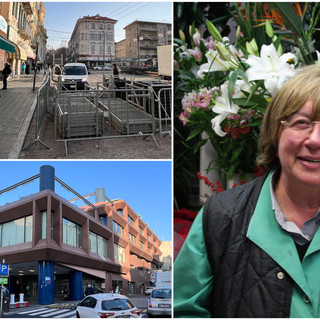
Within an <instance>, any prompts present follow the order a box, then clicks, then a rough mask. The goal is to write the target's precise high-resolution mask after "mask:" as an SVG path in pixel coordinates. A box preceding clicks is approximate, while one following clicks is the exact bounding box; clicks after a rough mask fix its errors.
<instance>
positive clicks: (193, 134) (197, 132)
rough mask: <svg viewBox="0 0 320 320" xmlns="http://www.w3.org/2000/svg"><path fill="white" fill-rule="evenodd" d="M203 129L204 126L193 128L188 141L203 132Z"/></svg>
mask: <svg viewBox="0 0 320 320" xmlns="http://www.w3.org/2000/svg"><path fill="white" fill-rule="evenodd" d="M202 131H203V129H202V128H197V129H195V130H193V131H192V132H191V133H190V134H189V136H188V138H187V140H186V141H189V140H191V139H193V138H194V137H196V136H198V135H199V134H201V132H202Z"/></svg>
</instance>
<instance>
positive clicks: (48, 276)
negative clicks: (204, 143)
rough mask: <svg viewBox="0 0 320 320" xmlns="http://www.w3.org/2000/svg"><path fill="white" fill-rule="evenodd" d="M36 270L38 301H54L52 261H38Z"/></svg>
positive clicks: (46, 302) (49, 302)
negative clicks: (37, 272) (37, 271)
mask: <svg viewBox="0 0 320 320" xmlns="http://www.w3.org/2000/svg"><path fill="white" fill-rule="evenodd" d="M38 270H39V274H38V303H39V304H51V303H54V263H53V262H51V261H39V262H38Z"/></svg>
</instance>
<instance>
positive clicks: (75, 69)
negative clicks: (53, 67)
mask: <svg viewBox="0 0 320 320" xmlns="http://www.w3.org/2000/svg"><path fill="white" fill-rule="evenodd" d="M63 74H65V75H67V76H71V75H86V74H87V73H86V68H85V67H82V66H71V67H64V71H63Z"/></svg>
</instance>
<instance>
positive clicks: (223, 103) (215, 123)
mask: <svg viewBox="0 0 320 320" xmlns="http://www.w3.org/2000/svg"><path fill="white" fill-rule="evenodd" d="M239 109H240V108H239V106H238V105H236V104H235V103H233V102H232V101H231V102H230V101H229V98H228V84H227V83H224V84H223V85H222V86H221V96H220V97H218V98H216V104H215V106H214V107H213V108H212V111H213V112H214V113H217V114H218V115H217V116H215V117H214V118H213V119H212V120H211V123H212V129H213V130H214V131H215V133H216V134H217V135H218V136H220V137H224V136H225V135H226V133H225V132H224V131H222V129H221V127H220V125H221V123H222V121H223V120H224V119H226V118H227V116H228V115H230V114H236V113H238V111H239Z"/></svg>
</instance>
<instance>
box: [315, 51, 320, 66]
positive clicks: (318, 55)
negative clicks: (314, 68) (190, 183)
mask: <svg viewBox="0 0 320 320" xmlns="http://www.w3.org/2000/svg"><path fill="white" fill-rule="evenodd" d="M316 53H317V59H318V60H317V61H316V65H318V66H320V53H319V51H318V50H316Z"/></svg>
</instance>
